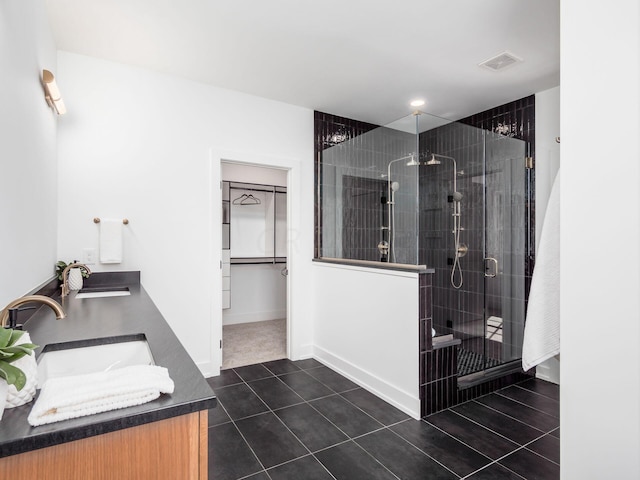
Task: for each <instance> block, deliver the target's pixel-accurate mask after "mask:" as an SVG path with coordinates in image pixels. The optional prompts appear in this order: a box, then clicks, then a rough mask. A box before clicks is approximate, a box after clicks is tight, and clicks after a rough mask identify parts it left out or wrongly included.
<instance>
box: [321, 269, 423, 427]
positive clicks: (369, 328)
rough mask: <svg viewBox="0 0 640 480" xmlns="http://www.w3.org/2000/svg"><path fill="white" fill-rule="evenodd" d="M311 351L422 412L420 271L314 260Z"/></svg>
mask: <svg viewBox="0 0 640 480" xmlns="http://www.w3.org/2000/svg"><path fill="white" fill-rule="evenodd" d="M314 273H315V277H316V279H315V284H316V295H317V298H318V301H317V303H316V310H315V317H316V323H315V332H314V356H315V357H317V358H318V359H319V360H320V361H322V362H323V363H325V364H327V365H329V366H330V367H332V368H334V369H335V370H337V371H339V372H341V373H342V374H344V375H345V376H347V377H348V378H350V379H352V380H353V381H355V382H356V383H358V384H359V385H361V386H364V387H365V388H367V389H368V390H370V391H372V392H374V393H376V394H377V395H378V396H380V397H382V398H384V399H385V400H387V401H388V402H390V403H391V404H393V405H395V406H396V407H398V408H400V409H401V410H403V411H404V412H406V413H408V414H409V415H412V416H413V417H414V418H420V398H419V385H418V384H419V380H420V379H419V372H418V367H419V362H418V357H419V355H418V350H419V345H418V331H419V326H418V304H419V302H418V292H419V288H418V275H417V274H416V273H409V272H394V271H390V270H381V269H376V268H362V267H352V266H346V265H330V264H326V263H315V264H314Z"/></svg>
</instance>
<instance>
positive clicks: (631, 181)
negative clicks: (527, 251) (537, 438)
mask: <svg viewBox="0 0 640 480" xmlns="http://www.w3.org/2000/svg"><path fill="white" fill-rule="evenodd" d="M560 13H561V15H560V18H561V31H562V35H561V39H562V40H561V48H560V51H561V52H562V53H561V72H562V75H561V85H562V97H561V130H562V143H561V150H562V162H563V174H562V179H561V182H562V183H561V210H560V212H561V232H560V235H561V243H560V247H561V252H562V253H561V272H562V274H561V318H562V324H561V336H560V345H561V356H562V369H561V371H560V384H561V388H560V429H561V431H562V434H561V438H560V447H561V461H560V468H561V474H562V478H563V479H586V480H590V479H602V478H612V479H613V478H616V479H617V478H621V479H622V478H624V479H631V478H640V456H639V455H638V452H639V451H640V295H639V294H638V292H639V291H640V251H639V249H638V246H640V220H639V219H640V188H638V185H640V143H639V140H638V132H640V102H639V97H640V91H639V89H640V62H638V58H640V3H639V2H638V1H637V0H620V1H617V2H615V5H614V4H611V3H606V2H589V3H588V6H586V5H585V2H582V1H579V0H564V1H562V2H561V12H560Z"/></svg>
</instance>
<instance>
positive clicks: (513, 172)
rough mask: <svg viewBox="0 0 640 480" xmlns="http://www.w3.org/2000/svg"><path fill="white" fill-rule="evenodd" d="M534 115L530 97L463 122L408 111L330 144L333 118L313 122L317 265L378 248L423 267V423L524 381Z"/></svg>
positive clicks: (344, 127)
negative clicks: (522, 363)
mask: <svg viewBox="0 0 640 480" xmlns="http://www.w3.org/2000/svg"><path fill="white" fill-rule="evenodd" d="M534 107H535V105H534V99H533V97H528V98H525V99H522V100H520V101H518V102H513V103H512V104H509V105H506V106H503V107H498V108H496V109H493V110H492V111H489V112H483V113H482V114H478V115H476V116H474V117H470V118H469V119H465V120H464V121H449V120H446V119H443V118H439V117H435V116H432V115H429V114H426V113H423V112H414V114H412V115H409V116H406V117H403V118H401V119H399V120H397V121H395V122H392V123H390V124H388V125H386V126H384V127H375V126H371V125H369V124H364V126H363V125H362V124H361V123H360V122H353V121H349V120H348V119H342V118H339V117H338V118H337V119H336V121H335V124H334V125H335V126H336V128H337V129H338V130H339V131H340V132H341V134H342V138H343V139H344V140H343V141H341V142H340V143H337V144H335V143H334V144H332V143H331V142H330V139H333V138H335V137H332V136H331V127H332V125H331V124H330V123H331V122H330V121H327V118H329V120H331V117H330V116H328V115H327V114H319V116H321V117H320V118H323V122H318V121H317V122H316V145H317V150H318V151H319V152H320V154H319V156H318V161H317V164H316V167H317V171H316V178H317V183H318V192H319V198H318V201H317V207H318V210H317V224H318V228H317V230H316V232H317V237H316V254H317V255H316V256H317V258H318V259H320V260H322V259H323V258H327V259H333V260H335V259H342V260H344V261H355V262H358V261H367V262H368V264H369V265H370V262H380V260H381V259H382V255H381V253H382V252H381V250H380V249H379V248H378V247H379V245H380V244H383V245H385V246H386V247H387V249H388V254H387V256H386V260H387V261H388V262H389V263H393V264H399V265H406V266H411V267H415V266H425V267H426V269H428V273H421V274H420V295H421V296H423V298H422V299H421V304H420V318H419V322H418V326H417V328H416V332H417V334H418V332H419V335H420V337H421V338H420V379H419V381H420V394H421V398H423V399H425V405H424V406H423V412H424V413H425V414H427V413H433V412H434V411H437V410H438V409H441V408H446V407H448V406H451V405H453V404H455V403H458V402H459V401H462V400H465V399H468V398H473V397H474V396H475V395H478V394H480V393H486V392H487V391H491V388H493V387H496V386H498V385H503V384H504V382H510V381H512V380H513V379H514V378H515V377H514V376H518V375H522V371H521V369H520V365H519V364H520V362H519V360H520V358H521V353H522V342H523V335H524V320H525V311H526V298H527V295H528V289H529V284H530V275H531V270H532V265H533V254H534V252H533V243H534V242H533V240H532V239H533V238H534V236H533V224H532V217H533V210H532V208H533V202H532V198H533V170H532V169H530V168H528V167H527V165H529V164H530V163H529V162H528V159H530V157H531V156H532V151H531V150H532V145H533V131H532V127H531V126H532V125H533V124H534V118H533V116H534ZM317 113H319V112H317ZM317 118H318V116H317ZM350 122H352V123H350ZM473 125H479V126H482V127H483V128H478V127H476V126H473ZM505 125H508V127H505ZM350 126H351V130H350V129H349V127H350ZM498 127H499V128H498ZM497 132H500V133H497ZM505 132H506V133H507V134H506V135H505V134H504V133H505ZM518 137H520V138H518ZM432 329H433V330H432ZM434 331H435V332H434ZM433 333H435V336H434V335H433Z"/></svg>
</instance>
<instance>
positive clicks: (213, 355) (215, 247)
mask: <svg viewBox="0 0 640 480" xmlns="http://www.w3.org/2000/svg"><path fill="white" fill-rule="evenodd" d="M223 162H224V163H235V164H239V165H247V166H255V167H262V168H273V169H280V170H286V171H287V263H286V266H287V269H288V272H289V274H288V275H287V277H286V278H287V286H286V295H287V298H286V307H285V308H286V325H287V327H286V329H287V330H286V332H287V333H286V334H287V339H286V350H287V358H291V359H294V358H292V355H294V352H296V351H299V348H296V345H297V344H298V343H299V342H298V341H297V340H296V339H295V337H294V335H295V331H296V330H295V327H294V325H295V317H294V315H295V309H294V308H293V307H292V304H293V301H292V300H293V299H292V294H291V290H292V288H291V287H292V283H293V281H292V279H293V276H294V275H295V271H296V268H295V267H296V265H297V263H298V260H297V256H299V254H298V253H297V251H296V249H295V248H293V244H294V242H295V239H293V238H292V237H291V232H292V227H293V221H292V219H293V218H294V217H295V215H297V212H298V208H297V206H296V204H295V202H294V201H293V200H294V197H295V194H294V192H296V191H297V190H296V188H297V181H296V179H298V178H299V177H300V168H301V165H300V162H299V161H297V160H292V159H287V158H276V157H271V156H267V155H261V154H256V153H252V152H241V151H230V150H217V149H211V151H210V159H209V178H210V188H209V192H210V195H209V209H210V214H209V219H210V225H209V245H210V246H211V250H210V252H209V262H208V264H209V267H208V270H209V278H210V282H209V285H210V286H211V290H210V298H211V302H210V304H211V314H210V322H209V324H210V325H211V332H210V334H211V348H210V365H211V368H210V370H211V375H212V376H217V375H219V374H220V368H221V366H222V347H221V344H222V275H221V262H222V207H221V206H222V188H221V187H222V184H221V182H222V171H221V169H222V163H223Z"/></svg>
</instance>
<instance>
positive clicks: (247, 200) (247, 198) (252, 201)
mask: <svg viewBox="0 0 640 480" xmlns="http://www.w3.org/2000/svg"><path fill="white" fill-rule="evenodd" d="M232 203H233V204H234V205H260V204H261V203H262V201H261V200H260V199H259V198H256V197H254V196H253V195H251V194H250V193H249V194H246V193H243V194H242V195H240V196H239V197H238V198H236V199H235V200H234V201H233V202H232Z"/></svg>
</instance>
